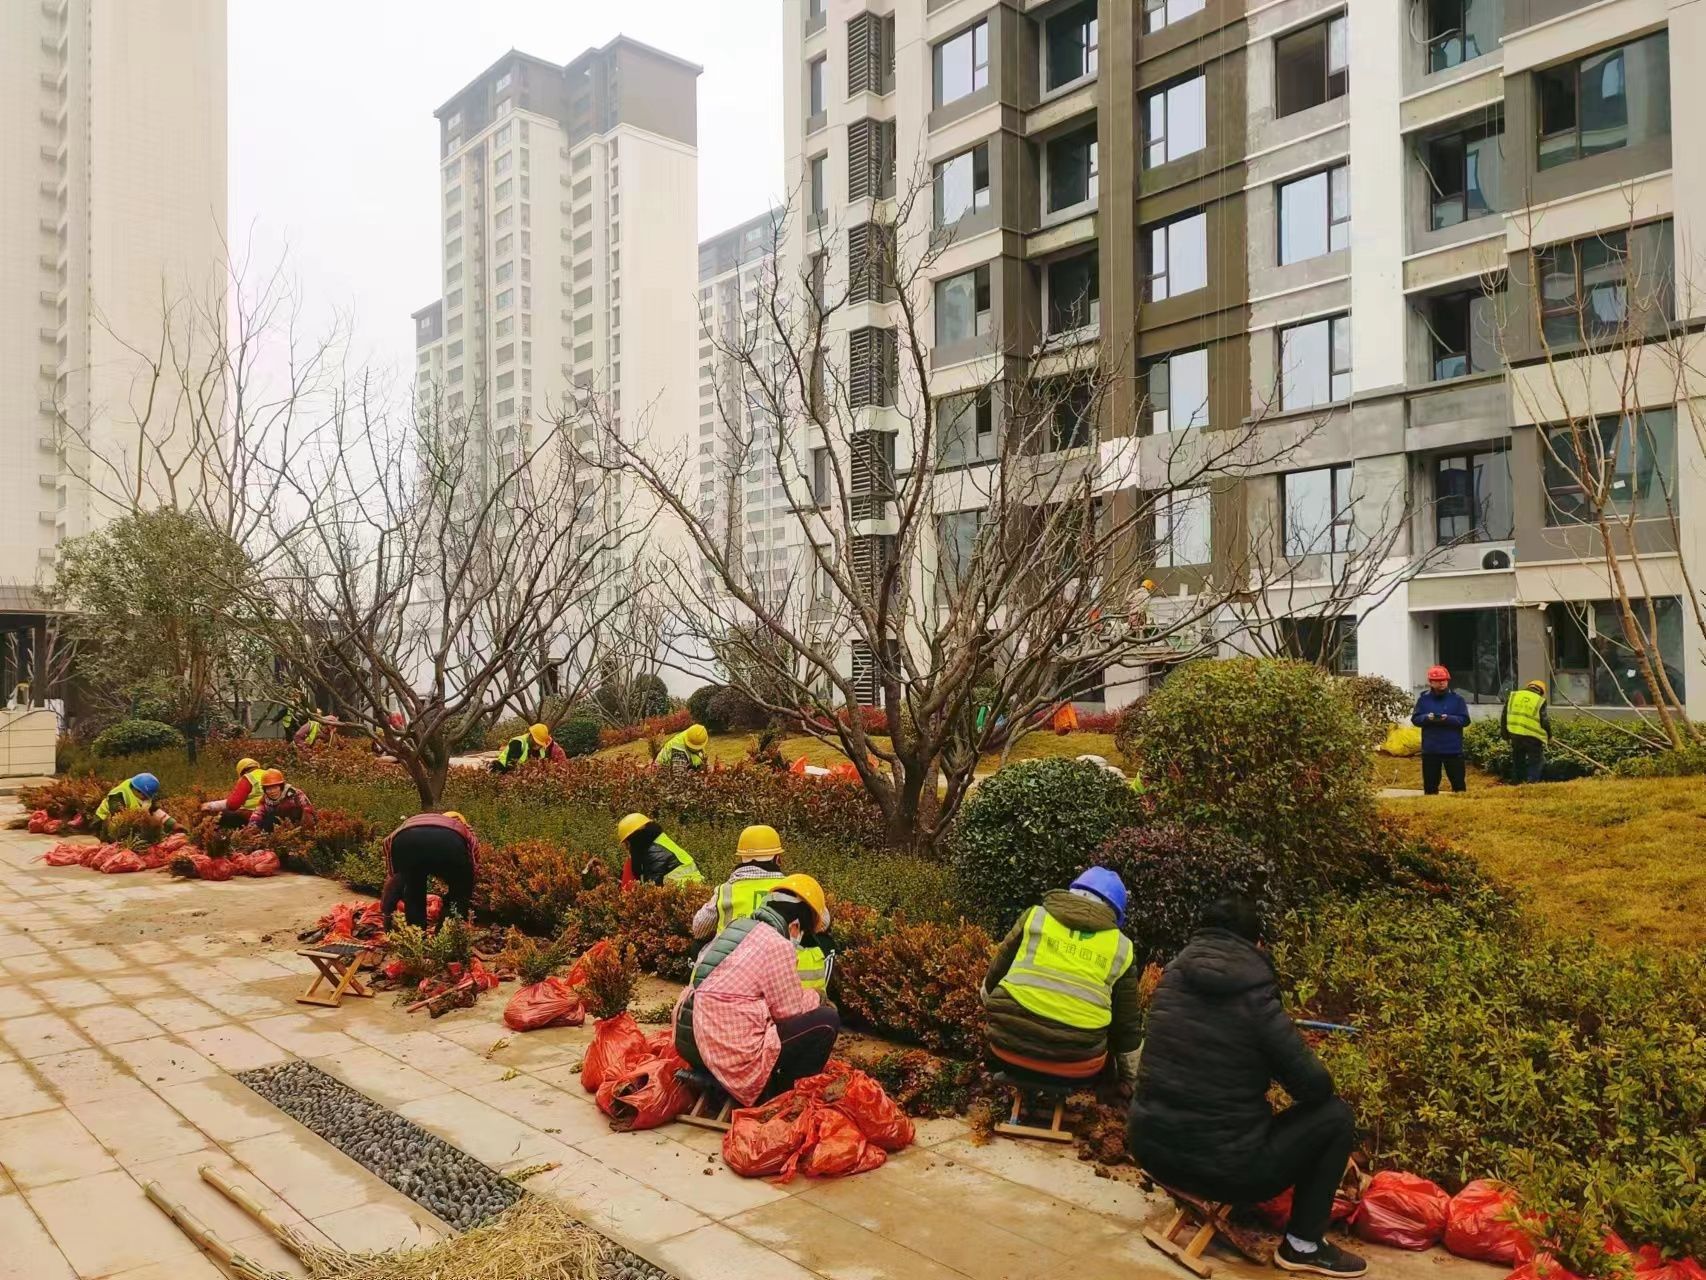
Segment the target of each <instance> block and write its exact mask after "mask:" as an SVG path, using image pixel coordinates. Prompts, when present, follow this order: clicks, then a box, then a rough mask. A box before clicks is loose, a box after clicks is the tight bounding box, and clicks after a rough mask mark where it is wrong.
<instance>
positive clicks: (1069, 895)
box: [983, 867, 1143, 1083]
mask: <svg viewBox="0 0 1706 1280" xmlns="http://www.w3.org/2000/svg"><path fill="white" fill-rule="evenodd" d="M1125 906H1126V892H1125V884H1124V883H1123V882H1122V881H1121V880H1120V878H1119V876H1118V875H1116V874H1115V873H1114V872H1112V871H1110V870H1108V869H1107V868H1106V867H1091V868H1090V869H1089V870H1088V871H1086V872H1084V873H1083V874H1082V875H1080V876H1079V877H1078V878H1077V879H1076V880H1074V881H1073V882H1072V885H1071V887H1070V888H1067V889H1051V890H1050V891H1049V892H1047V893H1045V894H1044V895H1043V900H1042V902H1041V903H1039V904H1038V905H1037V906H1034V907H1032V908H1031V909H1030V910H1028V911H1026V912H1025V914H1024V915H1022V916H1020V917H1019V920H1018V922H1017V923H1016V924H1014V926H1013V928H1012V929H1011V930H1009V932H1008V934H1007V936H1006V938H1005V939H1003V940H1002V943H1001V946H1000V948H999V949H998V950H997V951H996V953H995V958H994V959H993V960H991V961H990V965H989V972H988V973H987V974H986V975H985V976H984V980H983V1006H984V1009H985V1010H986V1011H987V1013H988V1015H989V1053H990V1057H991V1058H992V1059H993V1060H994V1065H996V1066H997V1067H1000V1068H1003V1069H1007V1070H1008V1071H1009V1073H1010V1074H1011V1073H1012V1070H1013V1069H1016V1070H1017V1071H1018V1072H1019V1073H1029V1074H1032V1075H1038V1076H1047V1077H1050V1078H1052V1079H1057V1080H1088V1079H1090V1078H1091V1077H1093V1076H1096V1075H1099V1074H1100V1073H1101V1072H1102V1069H1103V1068H1104V1067H1105V1066H1106V1065H1107V1061H1108V1059H1109V1057H1110V1056H1111V1057H1112V1058H1113V1059H1114V1061H1115V1063H1116V1064H1117V1066H1118V1070H1119V1075H1120V1078H1121V1079H1122V1080H1124V1081H1126V1082H1128V1083H1129V1082H1130V1081H1131V1080H1132V1079H1134V1078H1135V1076H1136V1074H1137V1050H1138V1046H1139V1045H1140V1044H1141V1043H1142V1040H1143V1022H1142V1006H1141V1000H1140V996H1139V993H1138V983H1137V978H1138V974H1137V970H1136V968H1135V967H1134V966H1133V964H1132V946H1131V939H1129V938H1127V937H1126V936H1125V934H1123V933H1121V932H1120V926H1121V925H1122V924H1124V923H1125Z"/></svg>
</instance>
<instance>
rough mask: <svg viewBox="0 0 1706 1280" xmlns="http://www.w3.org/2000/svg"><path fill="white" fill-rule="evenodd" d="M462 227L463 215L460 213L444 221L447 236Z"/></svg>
mask: <svg viewBox="0 0 1706 1280" xmlns="http://www.w3.org/2000/svg"><path fill="white" fill-rule="evenodd" d="M461 225H462V215H461V214H460V213H453V214H451V215H450V216H449V217H448V218H446V219H445V220H444V231H445V234H446V235H448V234H450V232H452V231H455V230H456V229H457V228H459V227H460V226H461Z"/></svg>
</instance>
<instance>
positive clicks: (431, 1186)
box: [237, 1060, 671, 1280]
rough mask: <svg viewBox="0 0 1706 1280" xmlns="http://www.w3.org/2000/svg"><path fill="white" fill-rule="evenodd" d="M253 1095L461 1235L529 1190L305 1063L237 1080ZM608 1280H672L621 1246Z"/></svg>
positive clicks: (608, 1265)
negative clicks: (305, 1128) (252, 1092)
mask: <svg viewBox="0 0 1706 1280" xmlns="http://www.w3.org/2000/svg"><path fill="white" fill-rule="evenodd" d="M237 1079H239V1080H241V1081H242V1082H243V1083H244V1084H246V1085H248V1086H249V1088H251V1089H253V1090H254V1091H255V1092H256V1093H258V1094H260V1095H261V1097H263V1098H265V1099H266V1100H267V1101H268V1102H270V1103H272V1104H273V1106H275V1107H277V1108H278V1109H279V1110H280V1111H282V1112H284V1113H285V1115H287V1116H289V1117H290V1118H291V1119H293V1120H296V1121H298V1122H300V1123H301V1124H303V1125H305V1126H306V1127H307V1128H310V1129H312V1130H313V1131H314V1132H315V1133H317V1134H319V1135H320V1136H321V1137H322V1138H324V1139H325V1140H326V1141H327V1142H329V1143H331V1144H332V1145H333V1146H334V1147H336V1148H337V1149H338V1150H340V1151H342V1152H343V1153H344V1154H345V1155H347V1156H348V1157H349V1158H350V1159H352V1160H354V1161H355V1162H356V1163H357V1164H359V1165H361V1166H363V1167H364V1168H366V1169H367V1170H369V1171H370V1172H372V1173H374V1174H377V1175H378V1176H379V1177H380V1178H382V1179H383V1180H384V1181H385V1182H387V1183H388V1184H390V1185H391V1186H393V1187H395V1188H396V1189H397V1190H398V1191H401V1192H402V1193H403V1194H404V1195H406V1196H408V1197H409V1199H411V1200H413V1201H414V1202H415V1203H416V1204H418V1205H420V1206H421V1207H422V1208H423V1209H426V1210H427V1211H429V1212H430V1213H432V1214H434V1215H435V1216H437V1217H438V1218H441V1219H442V1220H443V1221H445V1222H446V1223H448V1224H449V1225H450V1226H452V1227H454V1228H455V1229H456V1230H458V1231H467V1230H469V1229H470V1228H472V1227H477V1226H479V1225H480V1224H481V1223H483V1222H485V1221H486V1220H487V1219H489V1218H494V1217H496V1216H497V1215H498V1214H500V1213H502V1212H503V1211H504V1210H505V1209H507V1208H509V1207H510V1206H511V1205H512V1204H514V1203H515V1202H516V1201H517V1200H519V1199H521V1196H522V1189H521V1187H519V1186H517V1185H516V1184H515V1183H513V1182H511V1181H510V1180H509V1179H507V1178H505V1177H503V1176H502V1175H500V1174H498V1173H495V1172H493V1171H492V1170H491V1169H489V1168H487V1167H486V1166H485V1165H483V1164H481V1163H480V1162H479V1161H478V1160H476V1159H474V1157H473V1156H471V1155H469V1154H468V1153H467V1152H466V1151H463V1150H461V1149H460V1148H457V1147H453V1146H451V1145H450V1144H449V1143H448V1142H446V1141H445V1140H444V1139H443V1138H440V1137H439V1136H438V1135H437V1134H433V1133H428V1132H427V1131H426V1130H425V1129H423V1128H421V1127H420V1126H419V1125H418V1124H415V1123H414V1122H413V1121H412V1120H408V1119H406V1118H405V1117H403V1116H400V1115H398V1114H397V1113H396V1112H395V1111H392V1110H391V1109H390V1108H388V1107H382V1106H380V1105H379V1104H378V1103H377V1102H375V1101H374V1100H373V1099H372V1098H369V1097H368V1096H367V1095H366V1094H364V1093H360V1092H358V1091H356V1090H355V1089H352V1088H350V1086H349V1085H347V1084H345V1083H344V1082H343V1081H342V1080H339V1079H337V1078H336V1077H334V1076H329V1075H327V1074H326V1073H325V1072H324V1071H322V1070H320V1069H319V1068H318V1067H316V1066H312V1065H311V1064H309V1063H307V1062H303V1061H301V1060H297V1061H293V1062H287V1063H284V1064H283V1065H281V1066H276V1067H259V1068H257V1069H255V1070H253V1071H241V1072H238V1073H237ZM599 1275H600V1277H601V1278H602V1280H671V1278H670V1276H669V1273H668V1272H666V1271H661V1270H659V1269H658V1268H657V1267H654V1266H653V1265H652V1264H651V1263H649V1262H647V1261H645V1260H644V1259H643V1258H640V1257H638V1256H636V1255H635V1254H632V1253H629V1252H628V1251H627V1250H625V1249H622V1248H620V1247H618V1246H615V1245H612V1246H611V1256H610V1257H609V1258H606V1259H605V1260H603V1261H602V1262H601V1263H600V1266H599Z"/></svg>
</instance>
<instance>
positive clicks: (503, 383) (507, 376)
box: [493, 369, 515, 391]
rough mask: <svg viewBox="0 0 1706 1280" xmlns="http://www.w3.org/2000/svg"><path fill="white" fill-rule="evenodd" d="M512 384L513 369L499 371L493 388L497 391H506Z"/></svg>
mask: <svg viewBox="0 0 1706 1280" xmlns="http://www.w3.org/2000/svg"><path fill="white" fill-rule="evenodd" d="M514 385H515V370H513V369H511V370H510V371H508V372H507V373H500V374H499V375H498V378H497V382H496V384H495V386H494V388H493V389H494V390H497V391H508V390H509V389H510V388H511V387H513V386H514Z"/></svg>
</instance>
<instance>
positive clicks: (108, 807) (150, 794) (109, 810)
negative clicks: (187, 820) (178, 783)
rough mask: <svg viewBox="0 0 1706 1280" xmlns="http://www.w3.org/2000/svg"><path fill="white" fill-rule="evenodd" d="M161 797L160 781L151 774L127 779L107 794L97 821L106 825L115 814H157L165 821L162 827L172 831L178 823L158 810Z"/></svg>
mask: <svg viewBox="0 0 1706 1280" xmlns="http://www.w3.org/2000/svg"><path fill="white" fill-rule="evenodd" d="M159 795H160V779H158V778H156V777H155V776H154V775H153V774H151V773H139V774H136V775H135V776H133V777H129V778H126V779H125V780H124V781H123V782H121V783H119V784H118V786H116V787H114V788H113V789H112V790H111V791H109V792H107V794H106V797H105V798H104V799H103V800H102V801H101V803H100V806H99V807H98V808H97V809H96V810H95V821H96V822H98V823H100V824H102V825H105V823H106V821H107V819H108V818H110V817H112V816H113V815H114V814H115V813H124V812H127V811H131V810H134V811H136V812H139V813H156V814H159V816H160V817H161V818H162V819H163V823H162V826H163V828H164V829H165V830H166V831H172V830H174V829H175V828H176V827H177V825H178V824H177V823H176V822H174V821H173V820H172V815H171V814H169V813H167V812H166V811H165V810H164V809H160V808H157V807H156V806H155V803H154V801H155V800H156V799H157V798H158V797H159Z"/></svg>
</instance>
